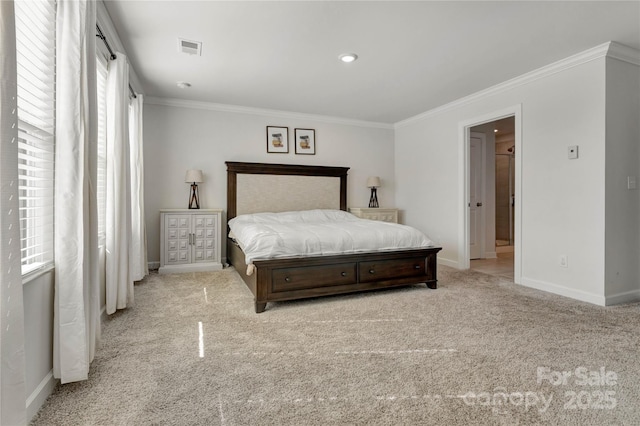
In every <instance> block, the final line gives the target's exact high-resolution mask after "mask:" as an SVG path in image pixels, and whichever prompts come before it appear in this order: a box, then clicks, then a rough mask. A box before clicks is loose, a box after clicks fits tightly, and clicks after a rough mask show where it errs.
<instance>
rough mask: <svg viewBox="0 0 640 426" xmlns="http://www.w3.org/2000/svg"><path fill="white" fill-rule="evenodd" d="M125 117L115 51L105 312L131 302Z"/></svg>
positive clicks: (120, 64)
mask: <svg viewBox="0 0 640 426" xmlns="http://www.w3.org/2000/svg"><path fill="white" fill-rule="evenodd" d="M128 119H129V65H128V64H127V57H126V56H125V55H124V54H123V53H120V52H117V53H116V59H113V60H111V61H110V62H109V73H108V75H107V179H106V182H107V199H106V203H105V204H106V230H105V232H106V249H107V252H106V293H107V294H106V296H107V314H113V313H114V312H115V311H116V310H117V309H124V308H126V307H127V306H130V305H131V304H133V277H132V271H131V264H130V262H131V259H130V257H131V176H130V174H131V173H130V166H129V162H130V149H129V123H128V122H129V120H128ZM131 263H132V262H131Z"/></svg>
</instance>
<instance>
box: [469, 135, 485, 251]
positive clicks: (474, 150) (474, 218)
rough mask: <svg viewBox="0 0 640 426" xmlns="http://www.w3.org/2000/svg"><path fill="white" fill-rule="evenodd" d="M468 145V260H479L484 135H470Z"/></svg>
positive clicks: (481, 226) (482, 248)
mask: <svg viewBox="0 0 640 426" xmlns="http://www.w3.org/2000/svg"><path fill="white" fill-rule="evenodd" d="M469 143H470V150H469V160H470V170H469V258H470V259H481V258H483V257H484V247H483V244H484V238H483V232H484V221H483V217H484V215H483V214H482V213H483V206H482V197H483V191H482V183H483V180H482V178H483V167H482V164H483V162H482V161H483V158H482V145H483V143H484V135H483V134H478V133H472V134H471V137H470V140H469Z"/></svg>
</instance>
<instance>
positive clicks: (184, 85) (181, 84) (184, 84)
mask: <svg viewBox="0 0 640 426" xmlns="http://www.w3.org/2000/svg"><path fill="white" fill-rule="evenodd" d="M178 87H179V88H181V89H188V88H189V87H191V83H187V82H186V81H179V82H178Z"/></svg>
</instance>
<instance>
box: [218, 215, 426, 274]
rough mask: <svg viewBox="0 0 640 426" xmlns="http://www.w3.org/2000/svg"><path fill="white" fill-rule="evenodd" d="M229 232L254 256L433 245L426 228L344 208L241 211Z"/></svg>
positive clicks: (251, 258) (248, 258)
mask: <svg viewBox="0 0 640 426" xmlns="http://www.w3.org/2000/svg"><path fill="white" fill-rule="evenodd" d="M229 228H230V231H231V232H230V236H231V237H232V238H234V239H235V240H236V241H237V242H238V244H239V245H240V248H242V250H243V251H244V254H245V259H246V262H247V265H249V264H251V263H252V262H253V261H254V260H262V259H273V258H280V257H293V256H310V255H331V254H343V253H356V252H363V251H382V250H397V249H408V248H421V247H430V246H433V243H432V241H431V240H429V238H427V237H426V236H425V235H424V234H423V233H422V232H420V231H418V230H417V229H415V228H412V227H410V226H405V225H398V224H395V223H386V222H378V221H373V220H365V219H359V218H357V217H355V216H354V215H352V214H351V213H347V212H344V211H341V210H307V211H301V212H284V213H256V214H250V215H241V216H238V217H235V218H233V219H231V220H230V221H229Z"/></svg>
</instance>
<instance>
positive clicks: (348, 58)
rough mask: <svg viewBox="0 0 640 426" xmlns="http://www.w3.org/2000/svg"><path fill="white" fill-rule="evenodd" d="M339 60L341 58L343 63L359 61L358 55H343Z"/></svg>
mask: <svg viewBox="0 0 640 426" xmlns="http://www.w3.org/2000/svg"><path fill="white" fill-rule="evenodd" d="M338 58H340V60H341V61H342V62H346V63H349V62H353V61H355V60H356V59H358V55H356V54H355V53H343V54H342V55H340V56H338Z"/></svg>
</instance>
